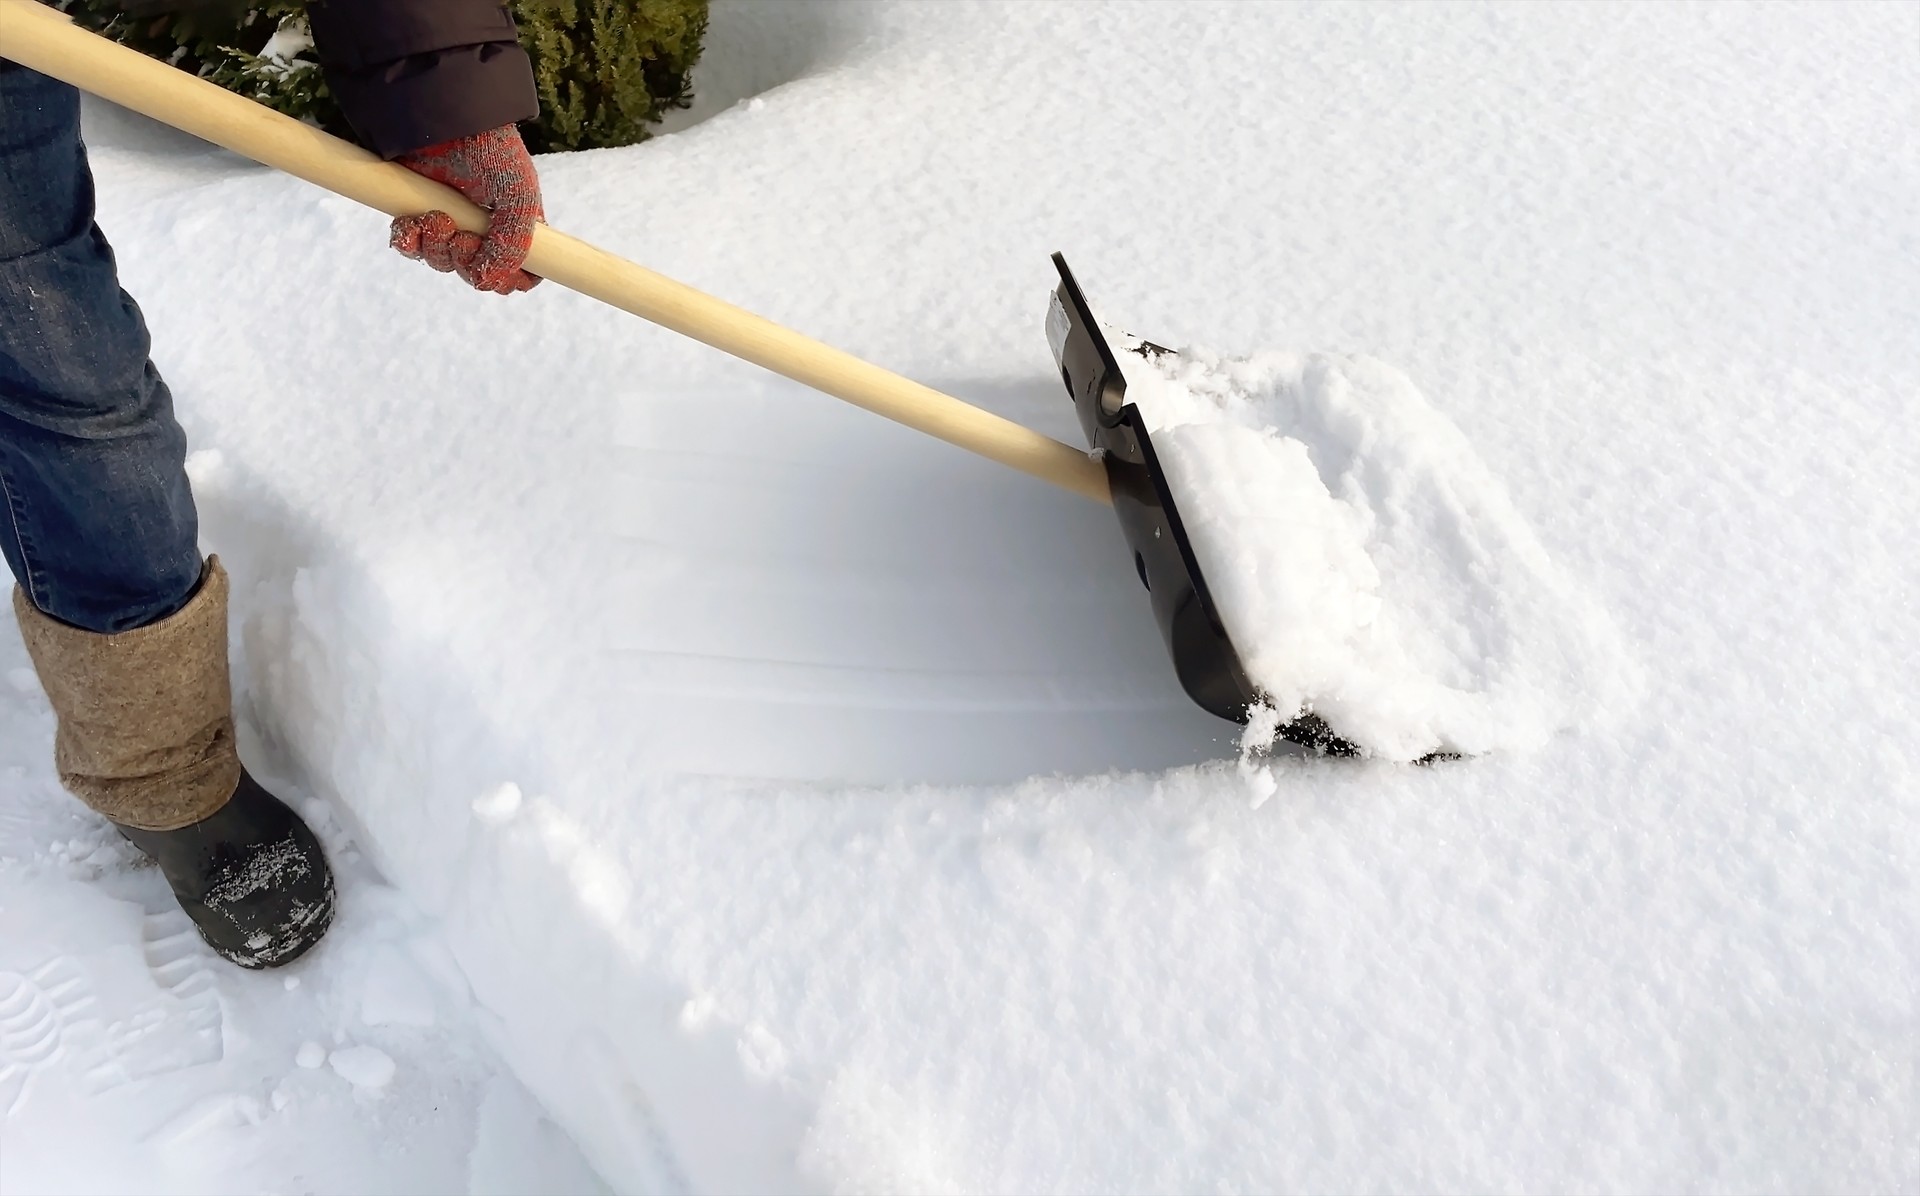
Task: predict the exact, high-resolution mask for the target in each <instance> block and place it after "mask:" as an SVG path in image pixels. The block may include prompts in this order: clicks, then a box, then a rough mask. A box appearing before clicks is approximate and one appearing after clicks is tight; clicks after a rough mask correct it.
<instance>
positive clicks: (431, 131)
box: [307, 0, 540, 158]
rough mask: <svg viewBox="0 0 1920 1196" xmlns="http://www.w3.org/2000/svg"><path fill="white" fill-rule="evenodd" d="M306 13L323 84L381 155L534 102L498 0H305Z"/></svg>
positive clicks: (489, 123)
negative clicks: (324, 83) (321, 68)
mask: <svg viewBox="0 0 1920 1196" xmlns="http://www.w3.org/2000/svg"><path fill="white" fill-rule="evenodd" d="M307 18H308V22H309V24H310V25H311V27H312V29H313V47H314V52H315V54H316V55H317V56H318V57H319V59H320V65H321V66H322V67H323V68H324V69H325V71H326V75H327V86H328V88H330V89H331V90H332V92H333V95H334V98H335V99H337V100H338V101H339V102H340V109H341V111H342V112H344V113H346V117H347V120H348V122H349V123H351V124H352V125H353V129H354V132H356V133H358V134H359V136H360V140H361V141H362V142H363V143H364V144H365V145H366V147H367V148H368V149H370V150H372V151H373V152H374V153H377V154H379V155H380V156H381V157H383V158H394V157H398V156H399V155H401V154H404V153H407V152H409V151H411V150H417V149H420V148H422V147H424V146H429V145H435V144H437V143H439V142H442V141H451V140H452V139H454V138H455V137H466V136H469V135H471V134H474V133H482V132H485V131H486V130H488V129H494V128H498V127H500V126H501V125H510V124H513V123H515V122H517V121H522V120H527V119H528V118H530V117H532V116H534V115H536V114H537V113H538V112H539V110H540V102H539V99H538V98H537V96H536V94H535V92H534V89H533V65H532V63H531V62H529V61H528V59H527V53H526V51H525V50H522V49H521V48H520V42H519V37H518V33H517V31H516V30H515V28H514V24H513V18H512V17H511V16H509V15H508V13H507V9H506V6H505V5H504V4H501V3H499V0H308V3H307Z"/></svg>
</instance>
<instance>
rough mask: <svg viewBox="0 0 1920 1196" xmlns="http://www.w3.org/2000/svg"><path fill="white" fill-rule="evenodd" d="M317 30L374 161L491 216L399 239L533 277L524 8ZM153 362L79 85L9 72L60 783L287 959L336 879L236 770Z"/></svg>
mask: <svg viewBox="0 0 1920 1196" xmlns="http://www.w3.org/2000/svg"><path fill="white" fill-rule="evenodd" d="M310 17H311V25H312V32H313V38H314V43H315V49H316V52H317V53H318V54H319V56H320V58H321V60H322V64H323V65H324V66H325V68H326V70H327V77H328V82H329V85H330V86H331V88H332V90H333V94H334V95H335V96H336V97H337V98H338V100H339V102H340V105H341V107H342V109H343V110H344V111H345V112H346V114H347V116H348V119H349V120H350V121H351V122H352V124H353V126H354V128H355V129H356V130H357V131H358V132H359V134H360V136H361V139H362V140H363V141H364V142H365V143H366V145H367V147H368V148H369V149H371V150H373V151H374V152H375V153H378V154H379V155H381V156H382V157H384V158H387V159H390V160H397V161H399V162H400V163H402V164H403V165H405V166H407V167H408V168H410V169H412V170H414V171H415V172H417V173H419V174H421V175H424V176H426V177H428V178H431V179H434V180H436V181H438V182H441V183H445V184H447V185H449V186H452V187H453V188H455V189H456V190H458V191H460V192H461V193H462V194H464V195H466V196H467V197H468V198H469V199H471V200H473V201H474V202H475V203H478V204H480V205H481V206H483V207H486V208H488V209H490V211H491V213H492V216H493V220H492V223H491V224H490V226H489V228H488V232H487V233H486V235H485V236H480V235H477V234H474V233H471V232H463V231H460V230H459V229H458V228H457V227H456V226H455V224H454V221H453V220H452V218H451V217H449V216H448V215H447V213H445V212H437V211H436V212H428V213H424V214H419V215H412V216H402V217H398V218H396V219H395V220H394V222H393V225H392V230H391V240H392V245H393V247H394V248H395V249H396V250H398V251H399V252H401V253H402V254H403V255H405V256H407V257H410V258H414V259H417V260H423V261H425V262H427V263H428V264H429V265H431V266H432V267H433V268H434V269H436V270H440V271H442V272H449V273H458V274H459V275H460V277H461V278H462V279H464V280H465V281H466V282H467V283H469V284H470V285H471V286H473V287H474V288H475V289H477V290H482V291H489V292H494V293H499V294H511V293H514V292H517V291H525V290H527V289H529V288H531V287H532V286H533V285H535V283H537V282H538V281H539V280H538V279H536V278H535V277H534V276H533V275H531V274H528V273H527V272H526V271H524V270H523V269H522V268H521V267H522V264H523V262H524V261H525V258H526V255H527V251H528V247H529V245H530V244H531V241H532V235H533V225H534V224H535V223H536V222H537V221H540V220H541V219H543V212H542V207H541V196H540V188H539V182H538V179H537V177H536V175H535V171H534V168H533V163H532V160H531V158H529V156H528V154H527V150H526V147H525V145H524V144H523V143H522V141H521V138H520V134H519V131H518V129H517V128H516V122H518V121H521V120H525V119H528V118H530V117H532V116H533V115H535V113H536V112H537V109H538V102H537V99H536V96H535V91H534V85H533V73H532V67H531V63H530V62H529V60H528V58H527V56H526V53H525V51H523V50H522V49H521V48H520V45H519V42H518V40H517V32H516V30H515V27H514V24H513V22H512V20H511V18H510V17H509V16H508V15H507V13H506V11H505V9H504V8H503V7H501V6H499V5H496V4H494V3H492V2H491V0H449V2H448V3H443V4H440V5H436V6H434V7H433V8H432V9H430V10H425V11H423V12H420V13H415V12H412V11H410V10H409V9H408V7H407V6H403V5H400V4H395V3H391V2H390V0H332V3H330V4H327V5H324V6H316V7H315V8H314V10H313V11H312V13H311V14H310ZM403 61H404V63H405V66H406V69H405V70H401V69H400V66H401V64H402V62H403ZM148 347H149V341H148V336H147V331H146V326H145V323H144V321H143V319H142V317H141V314H140V310H139V308H138V307H137V306H136V305H135V303H134V301H133V300H132V299H131V298H129V297H128V296H127V295H126V294H125V292H123V291H122V290H121V289H120V285H119V281H118V277H117V274H116V269H115V264H114V259H113V256H112V254H111V251H110V250H109V248H108V245H107V242H106V239H105V237H104V236H103V235H102V234H101V232H100V230H99V228H98V226H97V225H95V224H94V220H93V179H92V175H91V172H90V170H89V167H88V164H87V158H86V152H85V149H84V147H83V146H82V144H81V140H80V93H79V92H78V91H77V90H76V89H75V88H74V87H72V86H70V85H68V84H66V83H62V82H59V81H57V80H55V79H53V78H50V77H48V76H47V75H44V74H40V73H37V72H35V71H33V70H30V69H28V68H27V67H25V66H22V65H19V64H17V63H12V62H7V61H5V60H0V482H3V483H4V486H5V491H6V498H7V503H8V508H9V512H8V513H9V519H8V520H7V521H6V522H5V523H4V524H0V547H3V548H4V549H5V555H6V558H7V564H8V565H9V566H10V567H11V568H12V570H13V575H14V578H15V580H16V581H17V583H18V585H17V587H16V589H15V591H14V609H15V612H16V613H17V615H18V617H19V621H20V628H21V632H22V635H23V637H24V638H25V641H26V645H27V649H28V652H29V654H30V655H31V657H32V660H33V664H34V669H35V671H36V672H37V673H38V674H39V677H40V680H41V684H42V685H43V687H44V688H45V689H46V692H47V696H48V699H49V700H50V702H51V703H52V705H53V708H54V712H55V715H56V717H57V728H56V732H55V760H56V764H57V766H58V769H59V773H60V778H61V781H62V783H63V784H64V785H65V786H66V787H67V788H68V789H69V790H70V791H71V792H72V793H73V794H74V795H75V796H77V797H78V798H79V799H80V800H81V801H83V802H85V803H86V804H87V805H88V806H90V807H92V808H93V809H94V810H95V811H97V812H99V813H100V814H102V815H104V816H105V817H106V818H108V819H109V820H110V821H112V822H113V824H114V825H115V826H117V827H118V828H119V829H120V831H121V833H123V834H124V835H125V836H126V837H127V838H128V839H129V840H131V841H132V842H133V843H134V845H135V846H137V847H139V848H140V849H141V850H142V851H143V852H145V853H146V854H147V855H149V856H151V857H152V858H153V859H154V860H155V861H156V862H157V863H158V864H159V867H160V869H161V871H162V872H163V873H164V874H165V875H166V878H167V881H168V883H169V885H170V886H171V887H172V889H173V892H174V895H175V896H176V897H177V898H178V899H179V901H180V904H181V906H182V907H183V908H184V909H185V910H186V911H187V913H188V914H189V915H190V916H191V917H192V919H193V921H194V923H195V925H196V926H197V927H198V928H199V930H200V933H201V935H202V936H203V937H204V938H205V939H206V940H207V942H208V944H209V945H210V946H212V947H213V949H214V950H215V951H217V952H218V953H219V954H220V955H222V956H223V957H225V958H227V959H229V960H231V961H233V962H234V963H237V964H240V965H242V966H244V967H251V968H266V967H274V966H278V965H281V964H285V963H288V962H290V961H291V960H293V959H295V958H297V957H299V956H300V955H301V954H302V953H304V952H305V951H306V950H307V949H308V948H310V947H312V946H313V945H314V944H315V943H317V942H318V941H319V940H320V938H321V937H322V936H323V935H324V934H325V933H326V931H327V928H328V926H329V925H330V924H331V922H332V918H333V880H332V874H331V872H330V870H329V868H328V865H327V861H326V859H325V857H324V854H323V853H322V851H321V848H320V845H319V842H318V841H317V840H316V839H315V838H314V836H313V834H312V832H311V831H310V830H309V829H308V827H307V826H306V825H305V824H304V823H303V822H302V821H301V819H300V818H299V816H298V815H296V814H295V813H294V812H293V811H292V810H291V809H289V808H288V807H287V806H286V805H285V804H284V803H283V802H281V801H280V800H279V799H278V798H276V797H274V796H273V795H272V794H271V793H268V792H267V791H266V790H265V789H264V788H262V787H261V786H260V785H259V784H258V783H256V782H255V781H254V780H253V778H252V777H251V776H250V775H249V774H248V772H247V769H246V767H245V766H244V765H243V764H242V762H241V760H240V758H239V753H238V750H237V748H236V745H235V737H234V723H233V711H232V693H231V683H230V680H229V675H228V659H227V605H228V597H229V584H228V580H227V576H226V573H225V571H224V570H223V569H222V567H221V565H220V561H219V559H218V558H217V557H213V556H209V557H206V558H203V557H202V556H201V553H200V549H199V544H198V517H197V514H196V511H195V507H194V500H193V495H192V492H191V489H190V487H189V484H188V480H187V474H186V470H185V457H186V438H185V434H184V433H183V432H182V430H181V427H180V425H179V423H178V422H177V421H176V420H175V418H174V414H173V406H172V399H171V396H170V394H169V392H168V390H167V387H166V384H165V383H164V382H163V381H162V380H161V378H160V375H159V373H158V372H157V371H156V370H155V368H154V366H153V364H152V362H151V361H150V360H149V359H148Z"/></svg>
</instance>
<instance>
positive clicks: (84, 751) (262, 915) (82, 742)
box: [13, 558, 333, 968]
mask: <svg viewBox="0 0 1920 1196" xmlns="http://www.w3.org/2000/svg"><path fill="white" fill-rule="evenodd" d="M227 588H228V587H227V575H226V571H225V570H224V569H222V568H221V567H220V562H219V559H218V558H209V559H208V561H207V568H206V574H205V576H204V577H203V578H202V579H201V582H200V588H199V589H198V590H196V591H195V592H194V595H193V597H192V599H191V600H189V601H188V603H187V605H186V606H184V607H182V608H181V609H180V610H179V611H176V612H175V613H174V614H172V615H170V616H168V617H167V618H165V619H162V620H161V621H160V622H158V623H154V624H151V625H149V626H146V627H141V628H138V629H136V630H133V631H124V632H119V633H116V634H111V635H102V634H99V633H96V632H92V631H85V630H82V629H80V628H77V627H71V626H68V625H67V624H65V623H62V622H60V621H58V620H56V619H53V618H50V617H48V616H47V615H45V614H43V613H42V612H41V611H40V610H38V609H37V608H36V607H34V605H33V604H32V602H31V601H29V600H28V599H27V597H26V595H25V594H24V593H23V592H22V591H21V590H19V589H18V588H16V589H15V590H14V595H13V605H14V612H15V614H16V615H17V616H18V617H19V620H20V630H21V634H22V636H23V637H24V638H25V640H26V644H27V653H28V655H30V656H31V657H32V658H33V665H34V669H35V671H37V672H38V673H39V675H40V683H41V685H42V686H43V687H44V688H45V689H46V691H47V698H48V700H49V701H50V702H51V703H52V704H53V711H54V715H55V717H56V718H57V720H58V728H57V730H56V732H55V736H54V763H55V766H56V767H57V768H58V770H59V773H60V780H61V783H62V784H64V785H65V786H66V787H67V789H68V790H70V791H71V792H72V793H73V794H74V795H75V796H76V797H78V798H80V800H81V801H83V802H85V803H86V804H87V805H89V806H91V807H92V808H93V809H95V810H97V811H99V812H100V813H101V814H104V815H105V816H106V817H107V818H108V819H109V820H111V821H112V822H113V823H114V824H115V825H116V826H117V827H119V829H120V832H121V834H123V835H125V836H126V837H127V839H128V840H130V841H131V842H132V843H133V844H134V845H135V846H136V847H138V848H140V849H141V850H142V851H144V852H145V853H146V854H147V855H149V856H151V857H152V858H153V860H154V861H155V862H156V863H157V864H158V865H159V866H160V871H161V873H162V874H163V875H165V876H166V878H167V883H168V884H169V885H171V886H172V888H173V892H174V896H175V897H176V898H177V899H178V900H179V902H180V905H181V908H183V909H185V910H186V911H187V914H188V916H189V917H191V918H192V919H193V921H194V924H195V925H196V926H198V927H199V929H200V935H201V937H202V938H204V939H206V940H207V943H208V945H210V946H211V947H212V948H213V949H214V950H215V951H217V952H219V953H220V954H221V955H222V956H224V957H226V958H227V959H229V960H232V961H233V962H234V963H237V964H239V965H241V966H242V967H248V968H270V967H275V966H278V965H280V964H283V963H287V962H289V961H291V960H293V959H295V958H297V957H298V956H299V955H300V954H301V953H303V952H304V951H306V950H307V948H309V947H311V946H312V945H313V944H314V943H316V942H318V941H320V936H321V935H323V934H325V933H326V930H327V927H328V926H329V925H330V924H331V923H332V921H333V875H332V873H331V872H330V871H329V869H328V867H327V861H326V857H325V855H324V854H323V853H322V852H321V850H320V844H319V841H318V840H316V839H315V838H314V836H313V832H312V831H311V830H309V829H308V828H307V826H306V824H305V823H303V822H301V821H300V818H299V817H298V816H297V815H296V814H294V812H293V811H292V810H290V809H288V808H287V806H286V805H285V804H284V803H282V802H281V801H280V800H279V799H278V798H275V797H274V796H273V795H272V794H270V793H268V792H267V791H266V790H264V789H262V788H261V787H260V786H259V785H257V784H255V783H254V781H253V778H251V777H250V776H248V775H247V773H246V771H245V769H243V768H242V767H241V765H240V757H239V754H238V753H237V752H236V751H235V748H234V737H233V695H232V689H231V682H230V681H229V678H228V673H227Z"/></svg>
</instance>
